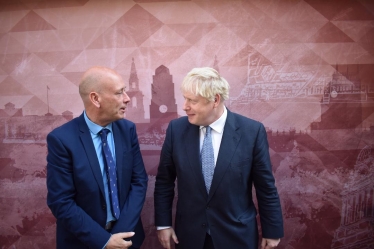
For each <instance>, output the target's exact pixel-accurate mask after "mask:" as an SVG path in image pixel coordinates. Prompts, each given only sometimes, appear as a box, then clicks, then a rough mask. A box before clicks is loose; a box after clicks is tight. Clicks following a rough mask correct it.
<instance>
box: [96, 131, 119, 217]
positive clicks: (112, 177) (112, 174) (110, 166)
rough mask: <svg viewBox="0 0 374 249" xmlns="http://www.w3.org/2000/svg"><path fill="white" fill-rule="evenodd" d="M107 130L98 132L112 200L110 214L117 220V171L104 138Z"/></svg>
mask: <svg viewBox="0 0 374 249" xmlns="http://www.w3.org/2000/svg"><path fill="white" fill-rule="evenodd" d="M109 132H110V130H108V129H102V130H101V131H100V132H99V134H100V137H101V143H102V148H103V155H104V157H105V159H104V167H105V171H106V175H107V177H108V185H109V196H110V200H111V202H112V214H113V216H114V217H115V218H116V219H117V220H118V218H119V214H120V211H119V202H118V189H117V172H116V164H115V163H114V161H113V156H112V152H111V151H110V148H109V145H108V142H107V140H106V138H107V135H108V133H109Z"/></svg>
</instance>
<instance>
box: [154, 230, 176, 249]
mask: <svg viewBox="0 0 374 249" xmlns="http://www.w3.org/2000/svg"><path fill="white" fill-rule="evenodd" d="M157 236H158V240H159V241H160V243H161V245H162V246H163V247H164V248H166V249H171V245H170V240H171V238H172V239H173V240H174V242H175V243H176V244H178V243H179V241H178V238H177V235H176V234H175V232H174V229H173V228H166V229H161V230H157Z"/></svg>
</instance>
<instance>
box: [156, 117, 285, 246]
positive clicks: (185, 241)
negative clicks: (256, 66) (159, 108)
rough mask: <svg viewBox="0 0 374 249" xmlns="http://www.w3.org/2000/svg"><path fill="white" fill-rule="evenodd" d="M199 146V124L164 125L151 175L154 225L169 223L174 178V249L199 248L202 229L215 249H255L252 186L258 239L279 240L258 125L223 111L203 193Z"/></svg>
mask: <svg viewBox="0 0 374 249" xmlns="http://www.w3.org/2000/svg"><path fill="white" fill-rule="evenodd" d="M199 148H200V146H199V126H196V125H192V124H190V123H189V122H188V119H187V117H182V118H179V119H176V120H173V121H172V122H170V124H169V127H168V129H167V132H166V138H165V142H164V145H163V148H162V152H161V157H160V164H159V168H158V173H157V176H156V185H155V193H154V197H155V224H156V226H171V225H172V201H173V198H174V181H175V179H176V178H177V193H178V203H177V208H176V216H175V232H176V234H177V237H178V239H179V245H177V248H178V249H191V248H195V249H201V248H203V244H204V239H205V236H206V232H207V230H208V226H209V231H210V235H211V236H212V239H213V243H214V247H215V248H216V249H227V248H235V249H257V245H258V230H257V222H256V215H257V210H256V208H255V205H254V203H253V201H252V185H253V184H254V186H255V189H256V196H257V202H258V207H259V213H260V220H261V227H262V236H263V237H265V238H281V237H283V219H282V211H281V206H280V200H279V196H278V192H277V189H276V187H275V184H274V177H273V174H272V168H271V162H270V156H269V147H268V141H267V135H266V130H265V128H264V126H263V125H262V124H261V123H259V122H257V121H254V120H251V119H249V118H246V117H244V116H241V115H238V114H235V113H232V112H230V111H229V110H228V114H227V120H226V123H225V126H224V132H223V137H222V141H221V145H220V150H219V153H218V158H217V163H216V168H215V171H214V176H213V180H212V185H211V188H210V192H209V195H208V194H207V193H206V189H205V184H204V178H203V175H202V171H201V162H200V151H199Z"/></svg>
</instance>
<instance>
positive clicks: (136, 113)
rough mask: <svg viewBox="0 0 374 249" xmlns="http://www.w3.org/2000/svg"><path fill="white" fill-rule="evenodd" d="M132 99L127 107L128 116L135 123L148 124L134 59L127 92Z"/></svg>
mask: <svg viewBox="0 0 374 249" xmlns="http://www.w3.org/2000/svg"><path fill="white" fill-rule="evenodd" d="M126 93H127V95H128V96H129V98H130V100H131V101H130V103H129V104H128V105H127V109H126V116H127V117H129V119H131V121H133V122H135V123H146V122H148V120H146V119H145V118H144V104H143V97H144V95H143V93H142V92H141V91H140V89H139V78H138V74H137V72H136V68H135V62H134V58H132V63H131V71H130V78H129V89H128V90H127V91H126Z"/></svg>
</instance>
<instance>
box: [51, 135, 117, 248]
mask: <svg viewBox="0 0 374 249" xmlns="http://www.w3.org/2000/svg"><path fill="white" fill-rule="evenodd" d="M47 147H48V155H47V189H48V194H47V204H48V206H49V208H50V209H51V211H52V213H53V215H54V216H55V217H56V219H57V222H59V223H61V224H62V225H63V226H64V227H65V228H66V229H67V230H68V231H70V232H71V233H72V234H74V236H75V237H77V238H78V239H79V240H81V241H82V242H83V243H85V244H86V245H88V246H89V247H90V248H98V249H101V248H103V246H104V245H105V244H106V243H107V241H108V240H109V238H110V233H108V232H107V231H105V229H103V228H102V227H101V226H100V225H99V224H98V223H97V222H96V221H94V220H93V219H92V218H91V217H90V216H89V215H88V214H87V213H86V212H85V211H83V210H82V209H81V208H80V207H79V206H78V205H77V204H76V202H75V196H76V189H75V184H79V183H77V182H74V176H73V174H74V171H73V166H72V159H71V156H70V154H69V150H68V149H67V148H66V147H65V145H64V144H63V143H62V142H61V140H60V139H59V138H58V137H57V136H55V135H54V134H52V133H50V134H48V136H47Z"/></svg>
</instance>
